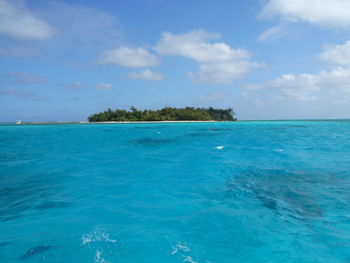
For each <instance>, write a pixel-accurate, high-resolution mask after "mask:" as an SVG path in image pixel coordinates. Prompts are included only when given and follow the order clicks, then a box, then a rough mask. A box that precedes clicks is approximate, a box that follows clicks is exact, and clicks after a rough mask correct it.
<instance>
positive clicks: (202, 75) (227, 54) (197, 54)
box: [154, 30, 260, 84]
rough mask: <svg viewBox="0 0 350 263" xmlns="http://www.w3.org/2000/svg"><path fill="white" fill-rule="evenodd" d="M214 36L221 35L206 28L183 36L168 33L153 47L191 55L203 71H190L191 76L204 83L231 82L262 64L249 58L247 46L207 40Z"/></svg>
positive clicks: (174, 54) (164, 51) (160, 51)
mask: <svg viewBox="0 0 350 263" xmlns="http://www.w3.org/2000/svg"><path fill="white" fill-rule="evenodd" d="M215 38H219V35H217V34H210V33H208V32H205V31H204V30H198V31H192V32H188V33H185V34H181V35H175V34H172V33H169V32H166V33H163V35H162V39H161V40H160V41H159V42H158V44H157V45H156V46H155V47H154V49H155V50H156V51H157V52H158V53H159V54H161V55H173V56H183V57H188V58H191V59H193V60H195V61H197V62H198V63H200V71H199V72H198V73H189V76H191V77H192V78H193V79H194V80H195V81H201V82H208V83H219V84H223V83H230V82H231V81H232V80H233V79H236V78H240V77H243V76H244V75H245V74H247V73H248V72H249V71H251V70H252V69H253V68H255V67H257V66H260V65H259V63H256V62H252V61H251V60H250V57H251V55H250V53H249V52H248V51H247V50H246V49H244V48H236V49H235V48H232V47H230V46H229V45H228V44H226V43H223V42H215V43H209V42H208V41H210V40H212V39H215Z"/></svg>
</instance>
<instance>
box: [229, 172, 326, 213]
mask: <svg viewBox="0 0 350 263" xmlns="http://www.w3.org/2000/svg"><path fill="white" fill-rule="evenodd" d="M330 183H331V179H330V178H328V179H326V178H325V177H323V176H321V175H319V176H317V175H316V176H315V175H313V174H304V173H294V172H291V171H287V170H273V169H271V170H270V169H266V170H256V169H255V170H247V171H244V172H242V173H240V174H238V175H237V176H234V177H233V179H232V180H230V182H228V183H227V187H228V191H232V192H235V191H242V190H243V191H245V192H249V193H251V194H253V196H255V198H256V199H257V200H259V202H261V204H262V206H264V207H266V208H268V209H270V210H271V211H273V212H274V213H276V214H279V215H282V214H285V215H288V216H289V215H294V216H295V217H297V218H300V217H304V218H305V217H307V218H312V217H322V216H323V214H324V211H323V210H322V209H321V207H320V205H319V202H318V196H317V195H318V194H317V193H318V190H319V189H320V188H322V187H323V186H322V185H323V184H330Z"/></svg>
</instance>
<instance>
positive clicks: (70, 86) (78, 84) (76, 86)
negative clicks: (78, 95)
mask: <svg viewBox="0 0 350 263" xmlns="http://www.w3.org/2000/svg"><path fill="white" fill-rule="evenodd" d="M62 86H63V88H65V89H69V90H79V89H81V88H82V87H84V84H83V83H81V82H80V81H77V82H74V83H70V84H65V85H62Z"/></svg>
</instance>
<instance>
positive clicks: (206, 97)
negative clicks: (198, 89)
mask: <svg viewBox="0 0 350 263" xmlns="http://www.w3.org/2000/svg"><path fill="white" fill-rule="evenodd" d="M227 96H228V95H227V94H225V93H214V94H210V95H202V96H200V97H199V99H200V100H201V101H204V102H214V101H219V100H223V99H225V98H227Z"/></svg>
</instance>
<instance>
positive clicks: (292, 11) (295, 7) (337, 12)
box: [261, 0, 350, 27]
mask: <svg viewBox="0 0 350 263" xmlns="http://www.w3.org/2000/svg"><path fill="white" fill-rule="evenodd" d="M349 14H350V1H349V0H269V1H268V3H267V4H266V6H265V7H264V9H263V10H262V12H261V16H262V17H273V16H279V17H282V18H287V19H289V20H295V21H306V22H309V23H312V24H316V25H320V26H325V27H345V26H349V25H350V15H349Z"/></svg>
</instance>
